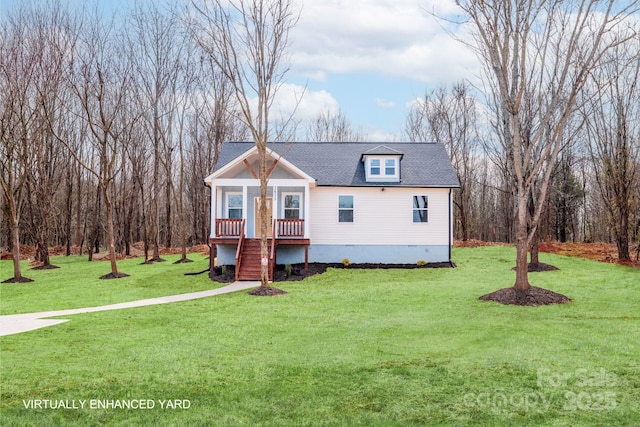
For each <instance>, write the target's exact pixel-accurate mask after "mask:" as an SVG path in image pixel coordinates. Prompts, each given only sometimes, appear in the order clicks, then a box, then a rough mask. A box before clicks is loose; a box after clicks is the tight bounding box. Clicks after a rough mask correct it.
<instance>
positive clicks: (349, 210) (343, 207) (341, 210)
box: [338, 196, 353, 222]
mask: <svg viewBox="0 0 640 427" xmlns="http://www.w3.org/2000/svg"><path fill="white" fill-rule="evenodd" d="M338 222H353V196H338Z"/></svg>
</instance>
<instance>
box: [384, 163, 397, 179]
mask: <svg viewBox="0 0 640 427" xmlns="http://www.w3.org/2000/svg"><path fill="white" fill-rule="evenodd" d="M384 174H385V175H387V176H394V175H395V174H396V159H386V160H385V161H384Z"/></svg>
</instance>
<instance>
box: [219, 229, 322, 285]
mask: <svg viewBox="0 0 640 427" xmlns="http://www.w3.org/2000/svg"><path fill="white" fill-rule="evenodd" d="M246 223H247V221H246V219H244V218H216V220H215V235H214V237H210V239H209V243H210V245H211V247H212V248H216V249H217V248H218V246H219V245H220V246H223V245H224V246H233V247H235V259H234V261H235V264H234V265H235V274H236V279H237V280H259V279H260V267H261V265H262V263H263V262H264V261H263V260H262V259H261V256H260V255H261V254H260V239H259V238H247V236H246ZM304 230H305V223H304V219H291V218H280V219H274V220H273V222H272V225H271V227H270V228H269V231H270V232H271V233H270V235H269V236H268V240H267V242H268V258H267V266H268V269H269V280H272V279H273V271H274V268H275V266H276V264H277V262H278V260H277V254H278V247H280V246H284V245H286V246H303V247H304V263H305V268H307V267H308V265H309V244H310V239H308V238H305V233H304ZM213 256H214V254H212V260H213ZM211 267H213V263H212V265H211Z"/></svg>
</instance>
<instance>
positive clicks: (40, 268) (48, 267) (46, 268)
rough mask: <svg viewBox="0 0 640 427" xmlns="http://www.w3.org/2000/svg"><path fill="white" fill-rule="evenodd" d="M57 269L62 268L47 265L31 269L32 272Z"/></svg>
mask: <svg viewBox="0 0 640 427" xmlns="http://www.w3.org/2000/svg"><path fill="white" fill-rule="evenodd" d="M56 268H60V267H58V266H57V265H53V264H47V265H44V264H43V265H37V266H35V267H31V268H30V270H54V269H56Z"/></svg>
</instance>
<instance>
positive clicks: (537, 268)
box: [511, 262, 560, 273]
mask: <svg viewBox="0 0 640 427" xmlns="http://www.w3.org/2000/svg"><path fill="white" fill-rule="evenodd" d="M511 270H513V271H516V267H513V268H512V269H511ZM556 270H560V269H559V268H558V267H556V266H554V265H551V264H545V263H544V262H539V263H537V264H532V263H529V264H527V271H528V272H529V273H539V272H542V271H556Z"/></svg>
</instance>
